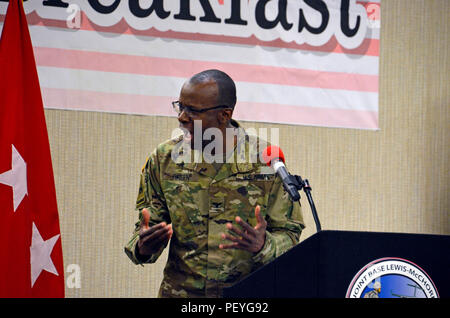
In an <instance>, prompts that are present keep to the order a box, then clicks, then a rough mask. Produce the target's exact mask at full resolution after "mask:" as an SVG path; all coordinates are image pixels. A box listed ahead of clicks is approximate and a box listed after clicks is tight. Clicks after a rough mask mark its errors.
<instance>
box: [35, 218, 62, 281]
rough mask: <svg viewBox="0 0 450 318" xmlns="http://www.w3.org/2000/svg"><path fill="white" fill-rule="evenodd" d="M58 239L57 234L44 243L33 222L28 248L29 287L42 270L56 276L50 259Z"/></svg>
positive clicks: (56, 273)
mask: <svg viewBox="0 0 450 318" xmlns="http://www.w3.org/2000/svg"><path fill="white" fill-rule="evenodd" d="M58 238H59V234H58V235H55V236H53V237H52V238H50V239H48V240H46V241H44V240H43V239H42V236H41V234H40V233H39V230H38V229H37V226H36V224H34V222H33V233H32V240H31V246H30V255H31V287H33V285H34V283H35V282H36V280H37V279H38V277H39V275H40V274H41V272H42V270H46V271H47V272H49V273H52V274H55V275H56V276H58V271H57V270H56V268H55V265H54V264H53V261H52V259H51V257H50V255H51V254H52V250H53V247H54V246H55V243H56V241H57V240H58Z"/></svg>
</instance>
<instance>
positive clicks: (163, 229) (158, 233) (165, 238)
mask: <svg viewBox="0 0 450 318" xmlns="http://www.w3.org/2000/svg"><path fill="white" fill-rule="evenodd" d="M142 216H143V218H142V221H141V229H140V231H139V241H138V244H137V247H138V253H139V254H140V255H141V256H144V257H145V256H150V255H152V254H154V253H156V252H157V251H159V249H160V248H161V247H162V246H165V245H167V242H169V240H170V238H171V237H172V234H173V230H172V224H166V222H162V223H158V224H156V225H153V226H149V225H148V223H149V221H150V212H149V211H148V210H147V209H143V210H142Z"/></svg>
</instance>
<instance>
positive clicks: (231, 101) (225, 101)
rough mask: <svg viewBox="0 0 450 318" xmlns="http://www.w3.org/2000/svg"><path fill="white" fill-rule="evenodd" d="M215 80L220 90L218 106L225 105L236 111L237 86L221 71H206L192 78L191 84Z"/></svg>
mask: <svg viewBox="0 0 450 318" xmlns="http://www.w3.org/2000/svg"><path fill="white" fill-rule="evenodd" d="M211 79H212V80H214V81H215V82H216V83H217V87H218V89H219V97H218V101H217V105H225V106H229V107H230V108H233V109H234V106H235V105H236V85H235V84H234V81H233V80H232V78H231V77H230V76H228V74H226V73H224V72H222V71H219V70H214V69H212V70H206V71H203V72H200V73H198V74H195V75H194V76H192V77H191V79H190V82H191V83H194V84H195V83H202V82H206V81H209V80H211Z"/></svg>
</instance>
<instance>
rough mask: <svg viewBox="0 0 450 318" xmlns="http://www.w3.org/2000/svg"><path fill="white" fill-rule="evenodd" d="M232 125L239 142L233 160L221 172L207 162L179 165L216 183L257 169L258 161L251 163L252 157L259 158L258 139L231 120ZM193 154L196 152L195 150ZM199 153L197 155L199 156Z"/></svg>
mask: <svg viewBox="0 0 450 318" xmlns="http://www.w3.org/2000/svg"><path fill="white" fill-rule="evenodd" d="M231 124H232V125H233V126H234V127H235V134H236V135H237V142H236V145H235V147H234V152H233V155H232V156H233V158H234V160H233V161H232V162H230V163H228V162H227V163H226V164H224V165H222V167H221V169H220V170H219V171H216V170H215V168H214V167H213V165H212V164H210V163H206V162H195V160H193V161H191V162H187V163H186V162H181V163H177V165H178V166H179V167H181V168H183V169H187V170H192V171H195V172H197V173H199V174H202V175H206V176H208V177H210V178H212V179H215V180H216V181H220V180H222V179H225V178H227V177H229V176H230V175H234V174H238V173H248V172H250V171H252V170H254V169H256V161H255V160H253V161H251V159H250V157H249V156H250V155H254V156H255V155H256V158H257V152H256V151H257V150H256V149H257V139H256V138H255V137H253V136H249V135H248V134H247V133H246V132H245V129H244V128H243V127H242V126H241V125H240V124H239V123H238V122H237V121H235V120H233V119H232V120H231ZM193 152H196V151H195V150H193ZM198 154H199V152H198V151H197V153H196V154H195V155H198ZM193 158H195V157H193Z"/></svg>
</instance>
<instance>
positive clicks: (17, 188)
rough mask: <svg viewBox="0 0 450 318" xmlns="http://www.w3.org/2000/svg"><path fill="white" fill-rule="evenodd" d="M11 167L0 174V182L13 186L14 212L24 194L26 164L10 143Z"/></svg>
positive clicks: (26, 192) (25, 188) (26, 189)
mask: <svg viewBox="0 0 450 318" xmlns="http://www.w3.org/2000/svg"><path fill="white" fill-rule="evenodd" d="M11 166H12V169H11V170H8V171H6V172H3V173H2V174H0V183H3V184H6V185H8V186H10V187H12V188H13V202H14V212H16V210H17V207H18V206H19V204H20V202H22V200H23V198H24V197H25V195H26V194H28V188H27V164H26V162H25V160H23V158H22V156H21V155H20V153H19V152H18V151H17V149H16V147H14V145H12V161H11Z"/></svg>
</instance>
